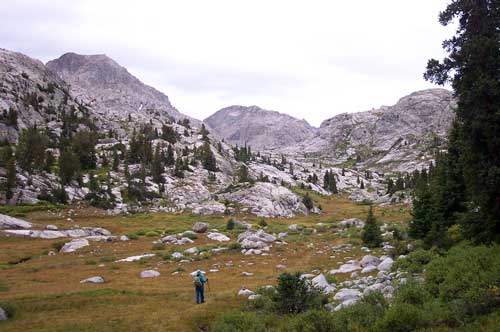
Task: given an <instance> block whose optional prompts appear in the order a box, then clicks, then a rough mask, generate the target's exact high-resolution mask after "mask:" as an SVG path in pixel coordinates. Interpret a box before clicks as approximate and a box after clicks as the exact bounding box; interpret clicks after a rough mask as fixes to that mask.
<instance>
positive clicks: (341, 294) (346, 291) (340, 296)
mask: <svg viewBox="0 0 500 332" xmlns="http://www.w3.org/2000/svg"><path fill="white" fill-rule="evenodd" d="M361 295H362V294H361V292H360V291H358V290H357V289H352V288H342V289H341V290H340V291H338V292H337V293H336V294H335V296H334V297H333V299H334V300H337V301H340V302H345V301H347V300H352V299H358V298H360V297H361Z"/></svg>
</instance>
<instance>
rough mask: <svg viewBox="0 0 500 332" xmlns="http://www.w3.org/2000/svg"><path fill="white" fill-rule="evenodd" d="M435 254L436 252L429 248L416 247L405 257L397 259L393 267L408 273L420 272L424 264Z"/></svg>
mask: <svg viewBox="0 0 500 332" xmlns="http://www.w3.org/2000/svg"><path fill="white" fill-rule="evenodd" d="M436 256H437V255H436V253H434V252H432V251H430V250H424V249H418V250H415V251H413V252H410V253H409V254H408V256H406V257H405V258H401V259H398V260H397V261H396V262H395V263H394V268H395V269H402V270H405V271H407V272H410V273H421V272H422V271H423V270H424V268H425V266H426V265H427V264H429V263H430V261H431V260H432V259H433V258H435V257H436Z"/></svg>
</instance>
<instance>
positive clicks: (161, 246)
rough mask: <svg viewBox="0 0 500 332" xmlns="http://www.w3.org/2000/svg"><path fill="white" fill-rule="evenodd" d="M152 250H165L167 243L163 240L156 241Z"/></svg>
mask: <svg viewBox="0 0 500 332" xmlns="http://www.w3.org/2000/svg"><path fill="white" fill-rule="evenodd" d="M151 250H165V243H163V242H158V243H155V244H153V247H152V248H151Z"/></svg>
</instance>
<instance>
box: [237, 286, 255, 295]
mask: <svg viewBox="0 0 500 332" xmlns="http://www.w3.org/2000/svg"><path fill="white" fill-rule="evenodd" d="M253 294H254V292H252V291H251V290H249V289H246V288H242V289H240V290H239V292H238V295H241V296H250V295H253Z"/></svg>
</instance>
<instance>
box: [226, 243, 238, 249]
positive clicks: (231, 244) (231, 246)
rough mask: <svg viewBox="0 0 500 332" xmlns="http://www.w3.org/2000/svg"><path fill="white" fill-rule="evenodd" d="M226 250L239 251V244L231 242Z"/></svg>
mask: <svg viewBox="0 0 500 332" xmlns="http://www.w3.org/2000/svg"><path fill="white" fill-rule="evenodd" d="M227 248H228V249H229V250H232V251H240V250H241V244H240V243H239V242H231V243H229V245H228V246H227Z"/></svg>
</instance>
